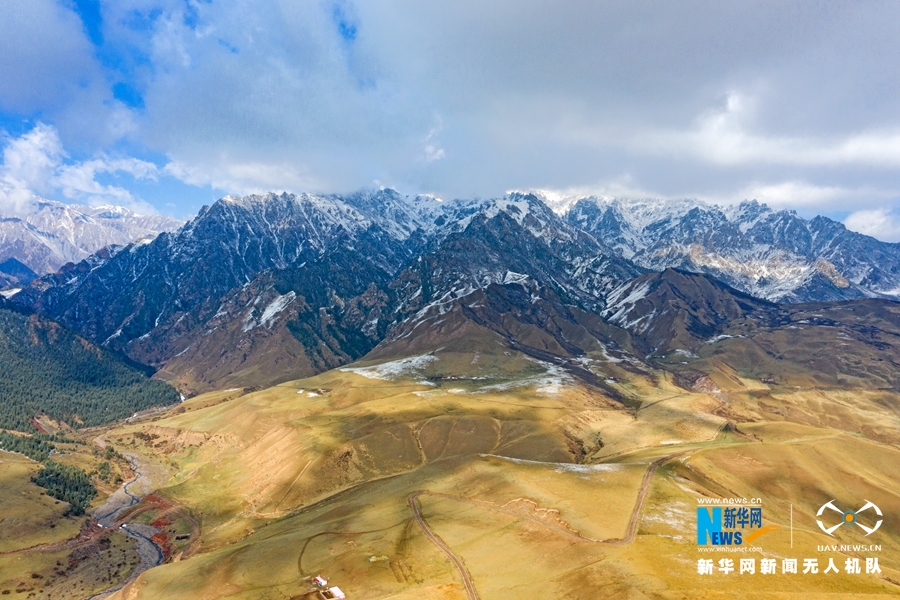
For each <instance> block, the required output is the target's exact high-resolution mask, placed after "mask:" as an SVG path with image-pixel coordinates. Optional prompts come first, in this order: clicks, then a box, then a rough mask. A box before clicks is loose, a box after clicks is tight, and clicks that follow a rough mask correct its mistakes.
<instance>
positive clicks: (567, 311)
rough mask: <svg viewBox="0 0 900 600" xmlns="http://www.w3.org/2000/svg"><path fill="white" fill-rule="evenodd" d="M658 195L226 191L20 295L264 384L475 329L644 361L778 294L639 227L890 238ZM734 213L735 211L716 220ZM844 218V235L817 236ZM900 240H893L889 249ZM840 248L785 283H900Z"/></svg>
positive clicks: (175, 374) (175, 356)
mask: <svg viewBox="0 0 900 600" xmlns="http://www.w3.org/2000/svg"><path fill="white" fill-rule="evenodd" d="M604 207H605V208H604ZM610 207H612V208H610ZM652 208H653V207H652V206H650V207H649V208H648V207H645V210H643V212H641V210H636V211H635V212H634V214H633V215H632V216H631V217H630V220H628V221H626V220H624V218H622V217H621V215H620V214H619V213H620V212H621V210H622V208H621V206H620V205H617V204H615V203H613V202H610V203H608V205H601V203H598V202H597V201H593V200H584V199H582V200H579V201H578V202H575V203H573V205H572V206H571V208H570V209H569V210H568V212H563V214H557V213H555V212H554V211H553V210H551V208H550V207H549V206H548V205H547V204H546V203H545V202H543V201H542V200H541V199H540V198H539V197H538V196H536V195H534V194H522V193H513V194H509V195H508V196H506V197H504V198H499V199H491V200H460V201H452V202H445V201H440V200H438V199H435V198H432V197H428V196H415V197H407V196H402V195H400V194H398V193H397V192H396V191H394V190H389V189H387V190H378V191H367V192H359V193H357V194H353V195H349V196H334V195H330V196H323V195H315V194H301V195H293V194H280V195H276V194H268V195H265V196H247V197H244V198H236V197H231V196H229V197H225V198H223V199H222V200H220V201H218V202H216V203H215V204H214V205H212V206H211V207H204V208H203V209H202V210H201V211H200V213H199V214H198V215H197V217H195V218H194V219H193V220H191V221H190V222H188V223H187V224H185V226H184V227H182V228H181V229H180V230H178V231H177V232H174V233H163V234H161V235H159V236H158V237H157V238H156V239H155V240H152V241H148V242H142V243H137V244H131V245H128V246H125V247H123V248H110V249H107V250H105V251H102V252H99V253H97V254H94V255H92V256H91V257H89V259H87V260H84V261H82V262H81V263H78V264H73V265H68V266H66V267H65V268H64V269H63V270H61V271H60V272H58V273H56V274H53V275H48V276H44V277H42V278H40V279H38V280H36V281H34V282H32V283H31V284H30V285H29V286H27V287H25V289H23V290H22V291H21V292H19V293H18V294H16V295H14V296H12V297H11V300H12V301H13V302H14V303H16V304H17V305H20V306H24V307H27V308H29V309H30V310H36V311H39V312H41V313H43V314H45V315H47V316H50V317H52V318H54V319H57V320H59V321H60V322H61V323H63V324H64V325H66V326H68V327H70V328H72V329H74V330H75V331H77V332H78V333H80V334H82V335H84V336H86V337H88V338H89V339H92V340H95V341H96V342H98V343H101V344H102V345H104V346H106V347H108V348H111V349H114V350H117V351H121V352H124V353H126V354H127V355H128V356H130V357H131V358H132V359H134V360H136V361H139V362H142V363H144V364H149V365H152V366H154V367H156V368H158V369H160V376H162V377H165V378H167V379H171V380H174V381H177V382H178V384H179V385H180V386H181V387H182V389H184V390H186V391H199V390H202V389H209V388H214V387H219V388H221V387H233V386H238V385H247V384H252V385H264V384H269V383H272V382H273V381H278V380H286V379H293V378H297V377H301V376H305V375H309V374H312V373H316V372H320V371H323V370H326V369H330V368H334V367H338V366H341V365H343V364H346V363H348V362H352V361H354V360H357V359H360V358H361V357H363V356H367V355H369V356H372V357H390V356H401V355H403V356H408V355H411V354H415V353H419V352H426V353H427V352H430V351H433V350H434V349H435V348H437V347H451V346H453V345H454V344H456V345H459V344H462V345H466V344H468V345H471V344H473V343H475V342H474V341H473V340H476V339H480V340H482V341H481V342H479V343H483V344H485V347H486V348H487V347H498V345H499V346H505V347H509V348H515V349H517V350H521V351H523V352H526V354H530V355H532V356H534V357H536V358H540V359H541V360H545V359H548V357H552V356H557V357H565V358H566V360H580V358H579V357H583V356H586V355H588V354H593V355H599V356H603V357H606V358H604V360H614V361H620V362H624V363H625V364H633V365H635V368H640V364H641V362H642V361H646V360H651V359H652V357H653V356H654V355H657V356H662V355H666V354H667V353H669V352H671V351H674V350H677V349H684V348H691V347H693V345H696V343H700V342H698V340H705V339H708V338H711V337H714V336H715V335H718V333H720V332H721V331H724V329H723V328H726V327H728V326H729V324H730V323H733V322H734V321H735V320H740V319H743V318H746V317H747V315H748V314H750V313H754V314H757V315H763V314H775V313H776V312H778V311H779V310H781V309H780V308H778V307H777V306H776V305H774V304H772V303H771V302H769V301H767V300H764V299H758V298H756V297H754V296H753V295H751V294H749V293H748V292H747V290H746V289H744V288H746V287H748V286H750V284H749V283H748V281H749V280H748V279H747V278H746V277H745V278H744V279H741V277H742V275H741V274H740V273H735V272H732V271H726V272H724V274H721V273H720V274H718V275H717V274H716V273H712V274H705V273H704V274H700V275H692V274H691V273H690V271H694V272H696V271H702V269H700V268H698V267H697V265H696V264H693V263H691V264H690V265H689V266H692V267H693V268H685V267H684V265H683V264H681V263H679V264H678V265H676V266H677V267H678V270H673V269H672V268H670V267H666V266H662V265H663V263H664V261H663V262H653V260H656V261H662V258H660V257H661V256H662V257H665V256H667V254H666V252H663V253H662V254H659V253H654V252H655V251H653V252H651V251H650V250H647V249H646V248H644V246H642V245H641V244H644V245H646V244H647V243H649V242H648V240H650V241H652V240H654V239H657V238H655V237H653V236H657V237H659V236H661V235H662V234H659V231H668V232H669V236H670V237H671V238H672V239H676V240H685V239H701V240H702V241H703V242H704V243H706V244H707V245H709V246H710V247H714V248H719V246H722V245H727V243H728V240H729V239H737V240H738V242H740V243H741V244H744V246H740V244H739V246H738V248H737V250H736V251H735V252H740V251H743V250H742V249H745V247H748V246H747V244H750V242H753V243H756V244H757V247H758V246H761V242H760V240H761V239H763V237H764V235H768V237H769V238H770V239H771V243H769V244H768V248H770V251H769V253H768V254H767V253H766V252H762V251H761V253H760V256H761V257H763V258H764V259H765V260H770V261H771V260H773V259H772V257H773V256H774V253H775V252H785V251H786V250H784V249H783V248H782V246H785V245H787V244H788V243H789V242H790V243H793V244H794V245H793V246H792V248H793V249H792V250H790V251H791V252H793V253H794V254H792V256H794V257H797V256H801V251H805V252H811V250H810V247H811V246H810V245H809V244H810V243H809V242H808V241H804V239H803V237H802V235H800V233H797V232H801V233H802V231H807V232H809V231H810V230H811V228H813V229H815V232H816V233H815V235H812V234H810V237H811V238H813V242H815V244H813V246H815V247H816V248H820V249H821V248H827V249H830V251H831V254H829V255H828V256H830V257H832V258H834V259H835V260H837V258H836V257H837V256H838V255H839V254H841V253H840V252H838V251H837V250H835V248H837V249H840V248H844V253H845V254H846V252H847V250H846V247H847V246H848V244H853V243H856V244H858V243H867V244H872V243H874V244H876V245H877V244H880V242H877V241H875V240H871V238H865V239H863V240H862V241H860V238H864V236H858V235H857V234H850V233H849V232H847V231H846V230H845V229H843V227H842V226H840V225H839V224H835V223H833V222H830V223H831V225H828V223H827V222H826V221H827V219H826V220H824V221H822V222H821V223H816V224H815V225H810V223H811V222H807V221H803V220H802V219H799V218H798V217H796V215H791V214H790V213H784V214H782V213H773V212H772V211H770V210H769V209H767V208H765V207H762V206H760V205H756V204H753V203H745V204H743V205H741V206H740V207H735V209H734V212H733V213H729V214H726V213H725V212H723V211H721V210H719V209H715V210H712V209H710V210H700V209H698V208H697V207H696V206H691V205H690V204H689V203H681V204H677V205H674V206H669V207H667V208H666V210H665V211H664V212H665V215H663V217H660V213H659V211H654V210H651V209H652ZM717 211H718V212H717ZM722 219H724V220H725V222H726V224H727V223H731V225H729V226H728V227H730V229H729V228H728V227H718V228H717V226H716V224H717V223H718V225H721V224H722V222H723V221H722ZM616 227H618V230H617V231H618V234H616V235H613V234H611V233H609V232H610V231H613V230H616V229H615V228H616ZM785 229H790V231H787V232H786V231H785ZM767 231H768V233H766V232H767ZM829 231H831V232H833V233H835V232H836V233H835V236H836V237H835V240H834V242H833V243H832V244H831V245H828V244H825V243H824V242H823V241H822V240H821V239H820V238H821V237H822V236H823V235H826V234H827V233H828V232H829ZM691 236H694V237H693V238H692V237H691ZM720 236H724V237H722V239H719V237H720ZM729 236H730V237H729ZM735 236H737V237H735ZM740 236H744V237H740ZM854 236H855V237H854ZM659 239H662V237H659ZM723 240H724V241H723ZM742 240H743V241H742ZM754 240H755V241H754ZM639 242H640V243H639ZM678 243H681V242H678ZM697 243H700V242H697ZM736 243H737V242H736ZM673 244H674V245H670V246H666V248H667V249H670V248H672V247H676V246H677V244H675V243H674V242H673ZM716 244H719V246H716ZM816 244H818V245H816ZM893 246H894V245H890V244H885V245H882V246H879V248H880V251H881V252H882V256H888V257H890V256H892V254H891V252H893V251H894V250H895V249H894V248H893ZM771 248H777V250H771ZM726 250H727V247H725V246H722V249H720V250H717V252H719V254H720V255H724V254H725V253H726ZM669 255H671V256H676V255H677V253H675V252H674V251H670V252H669ZM688 256H690V255H688ZM651 259H653V260H651ZM735 260H737V259H735ZM761 260H762V259H761ZM805 260H807V262H809V261H810V260H811V259H810V258H807V259H805ZM816 261H827V259H826V258H823V257H818V258H816ZM682 262H683V260H682ZM858 262H859V261H858V260H857V263H852V261H849V259H848V260H845V261H844V262H839V264H841V265H842V266H846V265H847V264H850V265H851V266H853V264H856V265H857V267H858ZM645 264H651V266H653V265H656V266H657V267H659V268H658V269H656V268H648V267H646V266H644V265H645ZM815 264H816V263H813V265H815ZM828 264H829V265H832V267H833V268H831V267H825V266H821V265H820V266H819V267H815V268H812V267H809V266H807V267H802V265H801V267H797V268H799V269H800V270H803V269H806V271H807V272H808V271H811V270H812V271H815V273H814V274H813V275H809V274H808V273H807V274H806V275H804V276H803V277H800V278H799V279H798V281H800V282H801V283H802V285H800V286H799V287H796V288H792V287H791V285H793V284H790V285H787V288H789V289H790V290H791V294H792V295H791V294H788V295H787V296H784V297H783V298H793V299H805V298H806V297H808V296H809V295H811V294H814V293H818V292H821V293H822V296H823V298H824V299H826V300H834V299H836V298H835V296H838V298H837V299H843V298H845V297H865V296H877V295H886V294H882V293H879V292H875V291H873V290H871V289H868V288H866V287H865V286H864V285H863V284H864V283H865V281H866V280H865V279H864V278H863V279H859V278H857V280H858V281H857V282H855V283H854V282H851V281H850V280H849V278H847V277H844V276H843V275H841V274H840V273H839V272H837V267H836V266H834V265H835V263H832V262H830V261H828ZM891 268H892V267H891V266H890V265H881V266H879V267H878V269H880V271H877V269H876V268H875V267H873V268H872V269H871V271H870V280H871V281H876V280H877V281H882V282H884V281H887V280H889V277H890V275H891V272H892V271H891ZM663 269H666V270H664V271H662V270H663ZM829 269H831V270H829ZM659 271H662V273H660V272H659ZM876 271H877V273H882V275H877V273H876ZM823 272H824V273H823ZM816 273H817V274H818V275H816ZM872 273H875V275H872ZM716 277H718V278H720V279H721V280H722V281H724V282H725V283H722V282H721V281H719V280H717V279H716ZM877 277H881V279H877ZM729 278H730V279H729ZM842 278H843V279H842ZM843 280H845V281H847V284H846V285H844V284H842V283H841V281H843ZM733 281H737V283H740V284H742V285H744V288H742V287H740V286H736V285H734V284H733V283H732V282H733ZM751 283H753V285H756V286H757V287H759V286H760V285H762V284H760V280H759V279H757V280H754V282H751ZM842 285H843V287H841V286H842ZM816 286H818V287H816ZM733 287H737V288H738V289H732V288H733ZM751 287H752V286H751ZM767 289H770V288H767ZM835 290H837V291H835ZM801 294H806V296H802V297H801ZM842 294H843V295H842ZM770 295H771V294H770ZM783 298H782V299H783ZM773 311H774V312H773ZM779 314H780V313H779ZM767 318H768V317H767ZM779 318H781V317H779ZM779 322H780V321H779ZM776 325H777V324H776ZM773 326H774V325H773ZM573 364H574V363H573Z"/></svg>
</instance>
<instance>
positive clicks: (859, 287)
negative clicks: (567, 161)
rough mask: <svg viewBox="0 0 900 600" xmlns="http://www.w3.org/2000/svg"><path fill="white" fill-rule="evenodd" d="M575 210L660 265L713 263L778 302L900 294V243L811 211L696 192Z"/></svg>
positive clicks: (627, 249)
mask: <svg viewBox="0 0 900 600" xmlns="http://www.w3.org/2000/svg"><path fill="white" fill-rule="evenodd" d="M565 218H566V220H567V221H568V222H569V223H570V224H572V225H574V226H577V227H580V228H582V229H583V230H585V231H587V232H589V233H591V234H593V235H594V236H596V237H597V238H598V239H602V240H604V241H605V242H606V243H607V244H609V245H610V246H612V247H613V248H615V249H616V250H617V251H618V252H619V253H620V254H621V255H622V256H623V257H626V258H629V259H631V260H633V261H634V262H635V263H637V264H639V265H641V266H643V267H645V268H647V269H651V270H654V271H662V270H663V269H666V268H668V267H675V268H679V269H683V270H688V271H694V272H700V273H707V274H709V275H712V276H714V277H716V278H718V279H721V280H722V281H724V282H726V283H728V284H729V285H731V286H732V287H735V288H737V289H740V290H742V291H744V292H747V293H749V294H752V295H754V296H757V297H760V298H766V299H768V300H772V301H777V302H810V301H824V300H846V299H853V298H865V297H879V296H880V297H890V298H898V297H900V244H889V243H885V242H880V241H878V240H876V239H874V238H871V237H868V236H864V235H861V234H858V233H854V232H852V231H848V230H847V229H846V228H845V227H844V226H843V225H841V224H840V223H837V222H835V221H832V220H831V219H828V218H826V217H816V218H814V219H812V220H806V219H803V218H801V217H799V216H797V215H796V214H795V213H793V212H792V211H778V212H776V211H773V210H772V209H770V208H769V207H767V206H765V205H763V204H759V203H757V202H755V201H749V202H743V203H741V204H740V205H738V206H733V207H729V208H725V209H722V208H720V207H717V206H709V205H706V204H703V203H700V202H696V201H688V200H683V201H663V200H624V199H599V198H582V199H579V200H578V201H577V202H574V203H573V204H571V207H570V208H569V209H568V211H567V212H566V214H565Z"/></svg>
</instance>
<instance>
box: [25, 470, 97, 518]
mask: <svg viewBox="0 0 900 600" xmlns="http://www.w3.org/2000/svg"><path fill="white" fill-rule="evenodd" d="M31 481H33V482H34V483H36V484H37V485H39V486H41V487H42V488H45V489H46V490H47V495H48V496H50V497H52V498H56V499H57V500H62V501H63V502H68V503H69V510H68V511H66V514H67V515H69V514H71V515H75V516H78V515H83V514H84V510H85V508H87V506H88V505H89V504H90V503H91V500H93V499H94V497H95V496H96V495H97V488H95V487H94V485H93V484H92V483H91V476H90V475H89V474H88V473H86V472H85V471H82V470H81V469H79V468H77V467H71V466H69V465H63V464H60V463H58V462H54V461H52V460H51V461H47V463H46V464H45V465H44V467H43V468H42V469H41V470H40V471H38V472H37V473H35V474H34V476H32V478H31Z"/></svg>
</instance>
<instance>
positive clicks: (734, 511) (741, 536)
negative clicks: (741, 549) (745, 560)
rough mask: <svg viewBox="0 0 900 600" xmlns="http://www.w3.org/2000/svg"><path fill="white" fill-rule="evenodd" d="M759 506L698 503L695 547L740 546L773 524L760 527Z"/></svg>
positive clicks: (772, 529) (769, 528) (764, 531)
mask: <svg viewBox="0 0 900 600" xmlns="http://www.w3.org/2000/svg"><path fill="white" fill-rule="evenodd" d="M762 518H763V512H762V507H761V506H698V507H697V545H698V546H709V545H712V546H741V545H743V544H749V543H750V542H752V541H753V540H755V539H756V538H758V537H759V536H760V535H762V534H764V533H768V532H769V531H774V530H775V529H777V526H772V525H770V526H768V527H763V523H762Z"/></svg>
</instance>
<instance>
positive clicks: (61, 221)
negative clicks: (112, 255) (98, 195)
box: [0, 200, 184, 275]
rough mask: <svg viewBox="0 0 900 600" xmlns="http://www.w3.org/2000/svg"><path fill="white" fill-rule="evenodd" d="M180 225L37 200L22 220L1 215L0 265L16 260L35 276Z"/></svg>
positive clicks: (117, 210)
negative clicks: (106, 248) (100, 251)
mask: <svg viewBox="0 0 900 600" xmlns="http://www.w3.org/2000/svg"><path fill="white" fill-rule="evenodd" d="M183 224H184V222H183V221H178V220H176V219H173V218H171V217H166V216H163V215H138V214H136V213H135V212H134V211H132V210H129V209H127V208H123V207H121V206H98V207H94V206H79V205H75V204H63V203H61V202H54V201H52V200H38V201H36V202H35V203H34V204H33V205H32V207H31V210H30V211H29V212H28V213H27V214H24V215H15V216H5V215H0V262H4V261H6V260H7V259H10V258H12V259H15V260H17V261H18V262H20V263H22V264H24V265H25V266H27V267H28V268H29V269H31V270H32V271H34V272H35V273H37V274H39V275H43V274H46V273H53V272H55V271H57V270H59V268H60V267H62V266H63V265H64V264H66V263H68V262H79V261H81V260H84V259H85V258H87V257H88V256H90V255H91V254H93V253H94V252H97V251H98V250H100V249H101V248H105V247H106V246H111V245H125V244H130V243H132V242H134V241H136V240H139V239H142V238H153V237H156V236H157V235H158V234H159V233H161V232H163V231H175V230H176V229H178V228H179V227H181V226H182V225H183Z"/></svg>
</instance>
